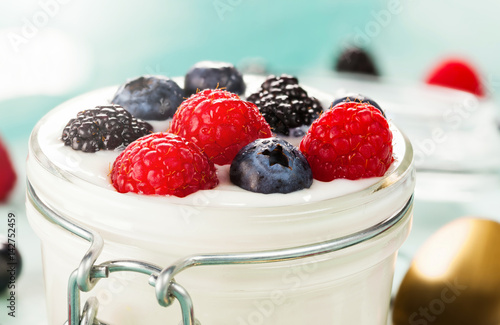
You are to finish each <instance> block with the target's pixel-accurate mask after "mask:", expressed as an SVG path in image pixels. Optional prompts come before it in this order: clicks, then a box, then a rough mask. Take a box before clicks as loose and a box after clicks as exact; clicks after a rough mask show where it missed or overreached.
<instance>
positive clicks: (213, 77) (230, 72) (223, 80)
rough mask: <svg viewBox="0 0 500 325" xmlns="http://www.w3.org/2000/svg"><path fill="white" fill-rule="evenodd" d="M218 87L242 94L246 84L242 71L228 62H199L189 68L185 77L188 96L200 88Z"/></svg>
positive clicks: (185, 89)
mask: <svg viewBox="0 0 500 325" xmlns="http://www.w3.org/2000/svg"><path fill="white" fill-rule="evenodd" d="M217 88H218V89H221V88H222V89H225V90H227V91H229V92H232V93H236V94H240V95H241V94H243V93H244V92H245V88H246V86H245V82H244V81H243V77H242V75H241V73H240V72H239V71H238V70H236V68H235V67H234V66H233V65H232V64H230V63H226V62H214V61H201V62H198V63H196V64H195V65H194V66H192V67H191V69H189V71H188V73H187V74H186V77H185V79H184V91H185V94H186V96H191V95H192V94H195V93H196V92H197V91H199V90H204V89H217Z"/></svg>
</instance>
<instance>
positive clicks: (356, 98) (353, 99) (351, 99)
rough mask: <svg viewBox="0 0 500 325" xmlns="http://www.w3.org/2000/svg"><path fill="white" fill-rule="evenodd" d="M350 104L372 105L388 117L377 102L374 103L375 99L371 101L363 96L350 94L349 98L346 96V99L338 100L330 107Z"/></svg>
mask: <svg viewBox="0 0 500 325" xmlns="http://www.w3.org/2000/svg"><path fill="white" fill-rule="evenodd" d="M349 102H357V103H366V104H370V105H372V106H373V107H375V108H376V109H378V110H379V111H380V113H382V115H383V116H384V117H386V116H385V113H384V110H383V109H382V108H380V105H379V104H377V102H376V101H374V100H373V99H371V98H369V97H366V96H364V95H361V94H349V95H347V96H344V97H341V98H337V99H335V100H334V101H333V102H332V105H330V108H332V107H335V105H337V104H339V103H349Z"/></svg>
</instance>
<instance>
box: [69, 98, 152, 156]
mask: <svg viewBox="0 0 500 325" xmlns="http://www.w3.org/2000/svg"><path fill="white" fill-rule="evenodd" d="M152 131H153V127H152V126H151V125H150V124H149V123H147V122H144V121H142V120H140V119H136V118H135V117H133V116H132V115H131V114H130V113H129V112H128V111H126V110H125V109H124V108H123V107H121V106H118V105H108V106H96V108H94V109H89V110H84V111H81V112H79V113H78V114H77V116H76V118H73V119H71V120H70V121H69V122H68V124H67V125H66V127H65V128H64V130H63V133H62V137H61V140H62V141H63V142H64V144H65V145H66V146H70V147H71V148H73V149H74V150H81V151H84V152H96V151H99V150H101V149H104V150H113V149H116V148H118V147H119V146H127V145H128V144H130V143H131V142H132V141H134V140H136V139H138V138H140V137H142V136H144V135H146V134H149V133H151V132H152Z"/></svg>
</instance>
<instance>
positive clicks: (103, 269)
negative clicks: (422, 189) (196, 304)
mask: <svg viewBox="0 0 500 325" xmlns="http://www.w3.org/2000/svg"><path fill="white" fill-rule="evenodd" d="M27 189H28V190H27V191H28V199H29V200H30V202H31V204H32V205H33V206H34V207H35V208H36V209H37V210H38V212H40V214H41V215H42V216H44V217H45V219H47V220H48V221H50V222H52V223H54V224H56V225H58V226H60V227H62V228H64V229H66V230H68V231H70V232H72V233H73V234H76V235H78V236H79V237H81V238H83V239H85V240H87V241H89V242H90V243H91V246H90V248H89V250H88V251H87V253H86V254H85V256H84V258H83V259H82V262H81V263H80V265H79V267H78V268H77V269H76V270H75V271H73V273H71V276H70V277H69V282H68V322H67V325H105V324H104V323H102V322H100V321H99V320H97V318H96V315H97V311H98V307H99V302H98V301H97V299H96V298H95V297H91V298H89V299H88V300H87V302H86V304H85V307H84V308H83V312H82V313H80V292H81V291H84V292H86V291H90V290H91V289H92V288H93V287H94V286H95V284H96V283H97V282H98V281H99V280H100V279H104V278H108V277H109V275H110V274H111V273H114V272H135V273H142V274H146V275H148V276H149V284H150V285H152V286H153V287H155V293H156V298H157V301H158V303H159V304H160V305H161V306H165V307H167V306H170V305H171V304H172V303H173V301H174V300H177V301H179V303H180V305H181V310H182V324H183V325H196V324H199V322H198V321H197V320H196V319H195V317H194V308H193V303H192V300H191V297H190V296H189V294H188V292H187V291H186V290H185V289H184V288H183V287H182V286H181V285H179V284H178V283H176V282H175V279H174V276H175V275H177V274H178V273H179V272H181V271H183V270H186V269H188V268H191V267H193V266H210V265H234V264H263V263H274V262H282V261H291V260H296V259H302V258H307V257H314V256H317V255H322V254H328V253H332V252H335V251H338V250H340V249H344V248H347V247H351V246H354V245H356V244H359V243H362V242H365V241H367V240H370V239H372V238H374V237H376V236H378V235H380V234H382V233H384V232H385V231H387V230H388V229H390V228H391V227H393V226H394V225H395V224H397V223H398V222H399V221H401V220H402V219H403V218H404V217H405V216H407V215H409V212H411V208H412V204H413V195H412V196H410V198H409V199H408V201H407V202H406V203H405V205H404V206H403V207H402V208H401V209H400V210H399V211H397V212H396V213H394V214H393V215H391V216H390V217H388V218H387V219H385V220H383V221H381V222H379V223H378V224H375V225H373V226H371V227H369V228H367V229H364V230H362V231H359V232H356V233H354V234H350V235H347V236H344V237H339V238H334V239H331V240H327V241H323V242H319V243H314V244H310V245H303V246H298V247H292V248H286V249H279V250H269V251H259V252H249V253H227V254H204V255H192V256H188V257H185V258H182V259H180V260H178V261H177V262H175V263H174V264H172V265H171V266H169V267H167V268H164V269H162V268H161V267H159V266H156V265H153V264H149V263H146V262H141V261H134V260H115V261H108V262H104V263H102V264H99V265H95V262H96V260H97V258H98V257H99V254H100V253H101V252H102V249H103V246H104V241H103V239H102V237H101V236H100V235H99V234H98V233H97V232H95V231H93V230H89V229H86V228H84V227H82V226H79V225H78V224H76V223H74V222H73V221H69V220H68V219H66V218H64V217H63V216H62V215H61V214H60V213H57V212H56V211H55V210H54V209H53V208H51V207H50V206H49V205H47V204H45V203H44V202H42V201H41V200H40V198H39V197H38V196H37V194H36V193H35V191H34V189H33V187H32V186H31V184H30V183H29V181H28V184H27Z"/></svg>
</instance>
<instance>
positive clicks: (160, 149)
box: [111, 133, 219, 197]
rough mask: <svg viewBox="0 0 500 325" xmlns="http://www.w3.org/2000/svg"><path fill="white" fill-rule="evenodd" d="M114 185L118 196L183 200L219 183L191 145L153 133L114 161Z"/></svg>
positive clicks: (171, 136) (178, 139)
mask: <svg viewBox="0 0 500 325" xmlns="http://www.w3.org/2000/svg"><path fill="white" fill-rule="evenodd" d="M111 180H112V182H113V186H114V187H115V188H116V190H117V191H118V192H120V193H126V192H134V193H139V194H158V195H175V196H178V197H185V196H186V195H189V194H191V193H194V192H196V191H198V190H206V189H212V188H214V187H215V186H217V184H218V183H219V180H218V179H217V175H216V172H215V166H214V164H213V163H212V162H211V161H210V160H208V158H207V156H206V155H205V154H204V153H203V152H202V151H201V150H200V148H198V146H196V145H195V144H193V143H191V142H187V141H186V140H184V139H183V138H181V137H180V136H177V135H175V134H170V133H153V134H150V135H147V136H145V137H142V138H139V139H137V140H136V141H134V142H132V143H131V144H130V145H129V146H128V147H127V148H126V149H125V150H124V151H123V152H122V153H121V154H120V155H119V156H118V157H117V158H116V160H115V162H114V164H113V169H112V171H111Z"/></svg>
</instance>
